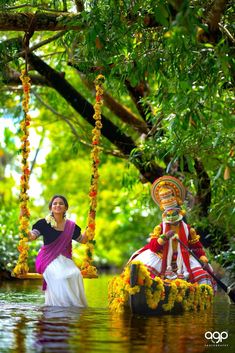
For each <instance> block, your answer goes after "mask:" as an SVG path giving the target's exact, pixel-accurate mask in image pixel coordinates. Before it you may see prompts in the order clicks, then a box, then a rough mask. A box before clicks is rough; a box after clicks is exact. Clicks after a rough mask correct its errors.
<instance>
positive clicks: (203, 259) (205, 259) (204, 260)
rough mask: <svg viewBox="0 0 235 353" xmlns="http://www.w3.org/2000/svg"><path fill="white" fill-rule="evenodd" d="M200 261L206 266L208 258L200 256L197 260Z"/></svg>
mask: <svg viewBox="0 0 235 353" xmlns="http://www.w3.org/2000/svg"><path fill="white" fill-rule="evenodd" d="M199 260H200V261H202V262H204V263H205V264H208V262H209V260H208V258H207V257H206V256H205V255H202V256H201V257H200V258H199Z"/></svg>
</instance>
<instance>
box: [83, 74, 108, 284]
mask: <svg viewBox="0 0 235 353" xmlns="http://www.w3.org/2000/svg"><path fill="white" fill-rule="evenodd" d="M104 80H105V78H104V76H103V75H98V76H97V78H96V79H95V82H94V83H95V89H96V102H95V105H94V111H95V114H94V115H93V118H94V119H95V128H94V129H93V130H92V150H91V159H92V175H91V184H90V191H89V197H90V208H89V212H88V219H87V229H86V236H87V238H88V241H87V243H86V244H85V247H86V248H85V258H84V260H83V263H82V266H81V272H82V275H83V276H84V277H88V278H96V277H98V274H97V269H96V267H95V266H93V265H92V263H93V254H94V245H95V240H94V238H95V227H96V222H95V217H96V207H97V193H98V179H99V173H98V165H99V162H100V160H99V155H100V152H101V148H100V147H99V143H100V136H101V128H102V123H101V107H102V105H103V87H102V85H103V83H104Z"/></svg>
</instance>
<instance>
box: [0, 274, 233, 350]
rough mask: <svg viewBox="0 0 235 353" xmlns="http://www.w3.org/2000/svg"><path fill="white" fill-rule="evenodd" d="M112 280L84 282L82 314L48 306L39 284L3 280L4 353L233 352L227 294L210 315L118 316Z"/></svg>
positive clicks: (0, 340)
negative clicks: (110, 295)
mask: <svg viewBox="0 0 235 353" xmlns="http://www.w3.org/2000/svg"><path fill="white" fill-rule="evenodd" d="M108 280H110V277H108V276H101V277H100V278H98V279H85V280H84V282H85V291H86V295H87V299H88V303H89V308H86V309H82V310H81V309H77V308H52V307H51V308H49V307H44V306H43V302H44V296H43V293H42V292H41V285H40V282H38V281H34V280H31V281H30V280H27V281H14V282H11V281H7V282H2V283H1V284H0V305H1V311H0V353H34V352H35V353H36V352H45V353H51V352H56V353H60V352H63V353H67V352H69V353H75V352H76V353H80V352H82V353H103V352H111V353H132V352H133V353H145V352H146V353H155V352H156V353H158V352H159V353H160V352H169V353H176V352H178V353H187V352H192V353H194V352H208V353H209V352H217V353H220V352H223V353H226V352H233V351H234V348H235V332H234V331H235V330H234V327H235V325H234V323H235V305H229V303H228V301H227V299H226V296H225V295H224V294H223V293H220V294H218V295H217V296H216V298H215V303H214V306H213V308H212V310H210V311H208V312H206V313H185V314H183V315H179V316H172V315H165V316H162V317H144V316H142V317H141V316H132V315H130V314H127V315H118V314H113V313H111V312H110V311H109V310H108V308H107V283H108ZM216 331H217V333H216ZM206 332H208V333H207V336H208V337H209V336H210V335H213V334H214V340H213V341H214V342H212V341H211V339H209V338H208V339H206V338H205V333H206ZM226 332H227V334H228V337H227V338H225V337H226V335H227V334H226ZM221 333H223V334H222V336H221ZM222 338H223V339H222ZM212 339H213V338H212ZM218 341H219V342H218ZM216 342H217V343H216Z"/></svg>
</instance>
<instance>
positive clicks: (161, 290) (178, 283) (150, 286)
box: [108, 261, 213, 313]
mask: <svg viewBox="0 0 235 353" xmlns="http://www.w3.org/2000/svg"><path fill="white" fill-rule="evenodd" d="M132 263H133V264H136V265H138V278H137V281H136V282H137V283H136V285H135V286H134V287H131V286H130V266H127V267H125V269H124V270H123V272H122V273H121V274H120V275H119V276H115V277H114V278H113V279H112V280H111V281H110V282H109V288H108V302H109V308H110V310H111V311H114V312H119V313H123V312H124V311H125V310H126V309H127V308H128V305H129V296H130V295H135V294H137V293H139V292H140V290H141V287H143V288H144V289H145V291H144V293H145V294H144V295H145V299H146V303H147V305H148V307H149V308H151V309H156V308H157V307H158V306H159V305H161V306H162V309H163V310H164V311H166V312H167V311H171V309H173V307H174V306H175V304H176V303H181V305H182V308H183V309H184V310H185V311H197V310H198V311H199V310H206V309H208V308H210V307H211V305H212V301H213V289H212V288H211V287H210V286H209V285H207V284H198V283H190V282H187V281H185V280H182V279H178V278H177V279H175V280H167V279H165V280H163V279H161V278H160V277H157V276H156V277H155V278H151V275H150V272H149V270H148V269H147V268H146V267H145V266H144V264H142V263H141V262H139V261H133V262H132ZM166 287H168V288H169V294H168V296H166V293H165V288H166Z"/></svg>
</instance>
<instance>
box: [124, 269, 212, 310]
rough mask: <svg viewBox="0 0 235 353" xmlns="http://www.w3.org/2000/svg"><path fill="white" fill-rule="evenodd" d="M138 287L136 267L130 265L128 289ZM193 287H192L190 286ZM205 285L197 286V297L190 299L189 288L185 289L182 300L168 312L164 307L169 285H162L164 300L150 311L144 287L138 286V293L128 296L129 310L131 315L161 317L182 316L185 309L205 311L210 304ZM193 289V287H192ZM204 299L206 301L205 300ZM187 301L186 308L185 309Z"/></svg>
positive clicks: (210, 297) (169, 289) (167, 300)
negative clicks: (168, 315)
mask: <svg viewBox="0 0 235 353" xmlns="http://www.w3.org/2000/svg"><path fill="white" fill-rule="evenodd" d="M136 285H138V265H136V264H131V267H130V287H134V286H136ZM192 287H193V285H192ZM208 287H209V286H207V285H201V287H200V285H198V288H197V289H195V292H196V290H198V289H199V291H198V292H197V297H196V295H195V297H190V295H191V294H192V292H191V294H190V291H191V290H190V287H189V288H187V289H186V291H185V293H184V296H183V300H181V301H178V300H174V302H173V306H172V308H171V309H170V310H166V309H165V308H164V305H166V304H167V303H168V302H169V295H170V292H171V284H170V283H169V284H167V283H164V290H165V296H164V299H162V300H160V301H159V303H158V305H157V307H156V309H152V308H150V307H149V305H148V303H147V299H146V293H145V291H146V287H145V286H140V291H139V292H138V293H136V294H133V295H129V310H131V313H132V314H138V315H155V316H156V315H163V314H173V315H179V314H182V313H183V312H184V311H185V310H186V308H187V310H196V311H199V310H207V309H208V308H209V307H210V305H211V302H212V294H211V293H212V291H210V290H209V291H208ZM194 288H195V287H194ZM151 289H152V291H154V290H155V289H156V282H153V284H152V287H151ZM193 290H194V289H193ZM192 298H193V300H192ZM205 298H206V300H205ZM187 300H188V304H189V305H188V307H187Z"/></svg>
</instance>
